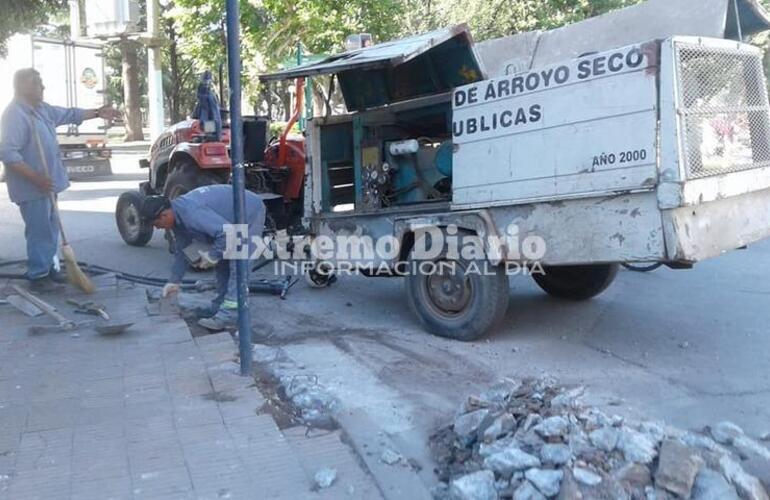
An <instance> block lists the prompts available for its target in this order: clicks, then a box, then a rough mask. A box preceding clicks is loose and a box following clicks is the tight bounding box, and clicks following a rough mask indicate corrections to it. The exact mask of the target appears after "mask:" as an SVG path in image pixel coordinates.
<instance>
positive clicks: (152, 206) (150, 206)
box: [139, 196, 171, 221]
mask: <svg viewBox="0 0 770 500" xmlns="http://www.w3.org/2000/svg"><path fill="white" fill-rule="evenodd" d="M169 208H171V202H170V201H168V198H166V197H165V196H147V197H146V198H145V199H144V200H142V206H141V207H140V208H139V216H140V217H141V218H142V219H144V220H148V221H154V220H155V219H157V218H158V216H159V215H160V214H161V212H163V211H164V210H167V209H169Z"/></svg>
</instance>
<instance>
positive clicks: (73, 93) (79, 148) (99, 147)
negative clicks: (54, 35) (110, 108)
mask: <svg viewBox="0 0 770 500" xmlns="http://www.w3.org/2000/svg"><path fill="white" fill-rule="evenodd" d="M23 68H35V69H36V70H37V71H39V72H40V76H41V77H42V79H43V84H44V85H45V100H46V102H48V103H49V104H52V105H56V106H66V107H81V108H99V107H101V106H103V105H104V104H105V99H106V94H105V91H106V86H107V81H106V78H105V68H104V59H103V56H102V47H101V45H99V44H95V43H90V42H88V43H86V42H79V41H78V42H71V41H63V40H53V39H48V38H41V37H36V36H31V35H16V36H14V37H12V38H11V39H10V40H9V42H8V54H7V56H6V57H5V58H0V74H2V75H3V76H2V78H0V112H2V111H1V110H4V109H5V107H6V106H7V105H8V103H9V102H10V101H11V99H13V94H14V92H13V74H14V73H15V72H16V71H17V70H19V69H23ZM57 132H58V135H59V145H60V150H61V155H62V160H63V161H64V166H65V167H66V168H67V172H68V173H69V175H70V178H75V179H77V178H84V177H91V176H97V175H108V174H110V173H111V172H112V170H111V166H110V158H111V157H112V151H111V150H110V148H108V147H107V145H106V144H107V127H106V122H105V121H104V120H89V121H86V122H83V124H82V125H80V126H74V125H72V126H62V127H59V129H58V130H57ZM0 165H1V164H0ZM2 176H3V171H2V170H0V177H2Z"/></svg>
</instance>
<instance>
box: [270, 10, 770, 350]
mask: <svg viewBox="0 0 770 500" xmlns="http://www.w3.org/2000/svg"><path fill="white" fill-rule="evenodd" d="M651 3H652V2H651ZM723 3H724V4H725V5H727V2H723ZM752 5H753V4H752ZM764 19H765V23H764V25H763V26H764V28H763V29H767V19H766V17H765V18H764ZM615 29H618V27H617V26H616V27H615ZM723 30H724V24H723ZM619 31H623V30H619ZM511 55H512V56H513V55H515V54H513V53H512V54H511ZM500 58H502V59H504V58H505V54H499V55H498V59H500ZM512 58H513V57H512ZM532 60H533V58H532V54H530V61H532ZM498 66H499V67H500V68H505V67H506V65H504V64H500V65H498ZM315 74H333V75H335V76H336V78H337V81H338V82H339V87H340V89H341V92H342V94H343V96H344V100H345V102H346V105H347V108H348V111H349V113H348V114H344V115H338V116H332V115H328V116H319V117H315V118H313V119H312V120H310V121H309V125H308V132H307V144H306V151H307V161H306V183H305V222H306V225H307V228H308V231H309V232H310V234H311V235H312V238H311V240H310V242H309V244H308V248H307V252H308V255H309V256H310V257H309V259H311V260H312V261H314V262H317V263H318V266H319V268H320V267H323V268H326V269H334V270H335V271H337V272H339V271H340V270H344V269H350V268H355V269H356V270H358V271H359V272H363V273H364V274H367V275H370V276H395V275H400V276H404V279H405V285H406V287H405V295H406V298H407V301H408V302H409V305H410V307H411V309H412V310H413V312H414V313H415V314H416V315H417V317H418V318H419V319H420V321H421V322H422V324H423V325H424V327H425V328H426V329H427V330H428V331H430V332H432V333H434V334H437V335H441V336H446V337H450V338H455V339H460V340H472V339H477V338H479V337H480V336H482V335H484V334H485V333H486V332H487V331H488V330H490V329H491V328H493V327H494V326H495V325H496V324H498V323H499V322H500V321H501V319H502V318H503V317H504V315H505V311H506V309H507V306H508V293H509V287H508V275H509V274H528V275H531V276H532V278H533V279H534V280H535V282H536V283H537V284H538V285H539V286H540V287H541V288H542V289H543V290H544V291H545V292H546V293H548V294H550V295H553V296H555V297H559V298H562V299H567V300H585V299H589V298H592V297H594V296H596V295H598V294H600V293H601V292H602V291H604V290H605V289H606V288H607V287H608V286H609V285H610V284H611V283H612V281H613V280H614V278H615V276H616V274H617V270H618V265H619V264H620V263H623V262H649V261H656V262H663V263H665V264H667V265H669V266H670V267H674V268H689V267H692V266H693V265H694V264H696V263H698V262H700V261H702V260H704V259H708V258H711V257H716V256H718V255H720V254H722V253H724V252H727V251H730V250H733V249H737V248H740V247H743V246H745V245H749V244H751V243H754V242H757V241H759V240H762V239H764V238H767V237H768V236H770V220H769V219H768V217H767V214H768V213H770V104H769V103H768V94H767V84H766V81H765V75H764V73H763V64H762V53H761V51H760V50H759V49H758V48H756V47H754V46H751V45H748V44H744V43H740V42H738V41H733V40H726V39H723V38H708V37H701V36H668V37H666V38H663V39H651V40H647V41H639V42H635V43H628V44H626V45H621V46H617V47H614V48H611V49H610V50H606V49H605V50H601V51H591V52H589V53H587V54H582V55H580V56H578V57H566V58H565V59H563V60H558V59H556V60H551V61H550V62H549V63H548V64H543V65H541V66H538V65H535V64H533V65H532V66H531V67H530V68H528V69H526V70H521V68H519V69H518V70H515V71H497V72H496V74H495V76H494V77H492V78H490V77H489V74H488V72H487V71H486V70H485V67H484V64H482V62H481V61H480V58H479V57H478V53H477V51H476V50H475V48H474V44H473V40H472V37H471V35H470V33H469V31H468V29H467V27H465V26H462V25H461V26H456V27H453V28H449V29H444V30H439V31H436V32H432V33H427V34H424V35H420V36H417V37H412V38H409V39H405V40H400V41H397V42H388V43H384V44H380V45H375V46H373V47H371V48H367V49H363V50H358V51H353V52H348V53H344V54H341V55H339V56H335V57H332V58H330V59H327V60H326V61H323V62H321V63H317V64H313V65H306V66H304V67H300V68H295V69H292V70H287V71H283V72H281V73H276V74H270V75H264V76H263V77H262V78H263V80H267V81H269V80H276V79H283V78H303V77H306V76H311V75H315ZM458 241H459V246H458ZM469 248H470V250H468V249H469ZM426 263H427V264H430V265H427V266H426V265H424V264H426Z"/></svg>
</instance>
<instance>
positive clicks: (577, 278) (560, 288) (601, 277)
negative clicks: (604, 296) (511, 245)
mask: <svg viewBox="0 0 770 500" xmlns="http://www.w3.org/2000/svg"><path fill="white" fill-rule="evenodd" d="M619 267H620V266H619V265H618V264H592V265H583V266H543V270H544V271H545V274H533V275H532V278H534V280H535V283H537V285H538V286H539V287H540V288H542V289H543V290H544V291H545V292H546V293H547V294H548V295H551V296H553V297H558V298H560V299H566V300H575V301H580V300H588V299H590V298H593V297H596V296H597V295H599V294H600V293H602V292H603V291H604V290H606V289H607V287H609V286H610V285H611V284H612V282H613V281H614V280H615V276H617V274H618V268H619Z"/></svg>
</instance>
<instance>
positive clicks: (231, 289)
mask: <svg viewBox="0 0 770 500" xmlns="http://www.w3.org/2000/svg"><path fill="white" fill-rule="evenodd" d="M140 212H141V216H142V217H143V218H144V219H145V220H147V221H152V224H153V226H155V227H156V228H158V229H170V230H171V231H173V233H174V238H175V247H176V250H175V258H174V265H173V267H172V269H171V278H170V279H169V282H168V283H167V284H166V286H164V287H163V296H164V297H166V296H168V295H171V294H175V293H177V292H178V291H179V288H180V286H181V283H182V278H183V277H184V274H185V273H186V272H187V268H188V266H189V265H190V264H191V263H192V264H194V265H195V266H196V267H198V268H202V269H209V268H212V267H213V268H215V273H216V279H217V292H218V293H217V296H216V298H215V299H214V300H213V301H212V303H211V306H210V307H207V308H198V309H197V310H196V313H197V314H198V316H199V317H200V318H201V319H200V320H199V321H198V324H199V325H201V326H202V327H204V328H206V329H208V330H212V331H221V330H225V329H227V328H232V327H234V326H235V325H236V323H237V318H238V314H237V309H238V303H237V298H238V295H237V285H236V273H235V263H236V261H235V260H228V259H226V258H225V250H226V244H227V237H226V232H225V226H226V225H229V224H235V212H234V205H233V190H232V187H231V186H229V185H215V186H205V187H200V188H198V189H194V190H192V191H190V192H189V193H187V194H184V195H182V196H179V197H178V198H175V199H173V200H169V199H168V198H166V197H165V196H148V197H147V198H145V199H144V201H143V202H142V206H141V210H140ZM245 218H246V223H247V224H248V235H249V236H248V238H249V240H248V245H249V257H250V256H251V255H250V253H251V251H252V249H253V246H252V245H251V242H252V238H253V236H257V237H261V236H262V231H263V229H264V226H265V204H264V203H263V202H262V198H261V197H260V196H259V195H256V194H254V193H251V192H248V191H247V192H246V217H245ZM243 236H245V235H243ZM196 242H197V243H198V244H199V246H200V244H201V243H203V244H204V245H206V247H208V249H207V250H197V251H195V252H192V251H191V249H194V247H195V245H194V244H195V243H196ZM191 245H192V246H191ZM232 250H235V249H232ZM191 253H194V255H193V256H192V258H191V257H190V254H191Z"/></svg>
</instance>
